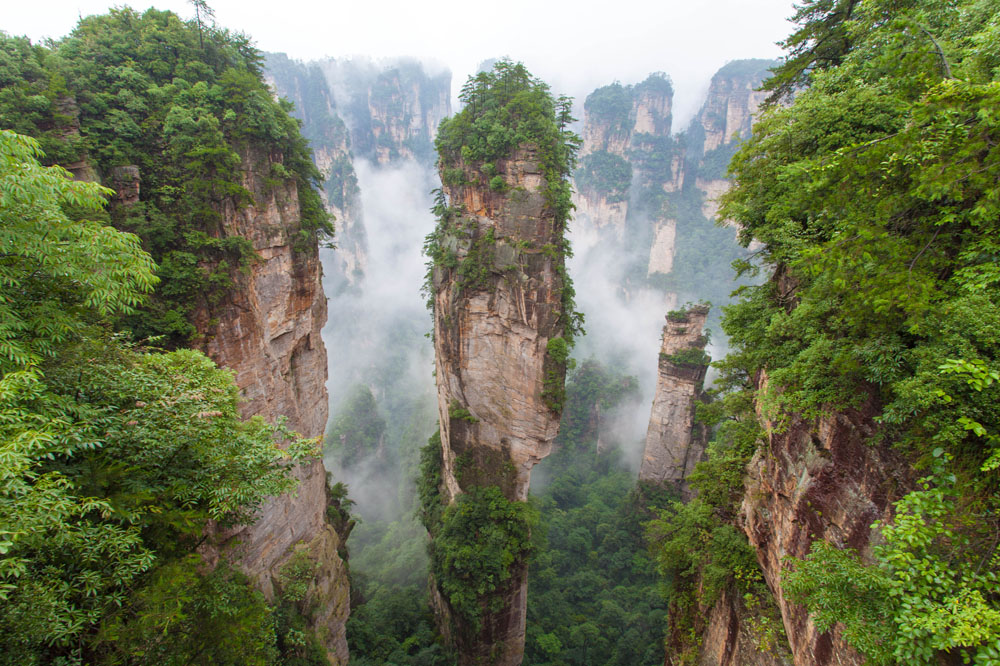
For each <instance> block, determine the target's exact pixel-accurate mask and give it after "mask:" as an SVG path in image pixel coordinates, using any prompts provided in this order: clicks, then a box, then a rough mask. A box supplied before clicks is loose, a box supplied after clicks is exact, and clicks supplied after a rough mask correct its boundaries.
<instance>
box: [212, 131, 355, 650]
mask: <svg viewBox="0 0 1000 666" xmlns="http://www.w3.org/2000/svg"><path fill="white" fill-rule="evenodd" d="M280 160H281V156H280V154H278V155H275V154H270V155H269V154H267V153H266V152H260V151H255V150H252V149H251V150H247V151H245V152H244V154H243V155H242V161H243V164H242V169H241V170H242V173H243V182H242V183H241V184H242V186H243V187H245V188H246V189H247V190H248V191H249V192H251V193H252V194H253V197H254V202H255V203H254V205H253V206H249V207H246V208H242V209H236V208H235V207H234V206H226V207H224V209H223V210H222V225H223V233H224V234H225V235H226V236H242V237H244V238H247V239H249V240H250V241H251V242H252V243H253V246H254V249H255V250H256V251H257V253H258V254H259V255H260V261H258V262H256V263H254V264H253V265H251V266H250V268H249V270H248V271H247V272H246V273H238V274H237V277H236V285H235V287H234V288H233V289H231V290H230V291H229V293H228V296H227V298H226V300H224V301H223V302H221V303H219V304H218V305H214V306H207V305H206V306H203V307H202V308H201V309H200V310H199V311H198V312H197V313H196V316H195V324H196V326H197V327H198V330H199V331H201V332H202V336H203V337H202V339H201V343H200V346H201V348H202V349H203V351H205V352H206V353H207V354H208V355H209V356H211V357H212V359H213V360H214V361H215V362H216V363H218V364H219V365H220V366H223V367H227V368H229V369H231V370H232V371H233V373H234V375H235V379H236V384H237V386H239V388H240V392H241V394H242V396H243V398H244V402H243V404H242V410H243V414H244V415H245V416H246V417H250V416H256V415H260V416H262V417H264V418H265V419H266V420H268V421H274V420H276V419H277V418H278V417H279V416H287V417H288V421H287V425H288V427H289V428H291V429H292V430H295V431H297V432H299V433H301V434H302V435H303V436H306V437H318V436H321V435H322V434H323V429H324V427H325V425H326V419H327V396H326V388H325V382H326V376H327V375H326V349H325V348H324V345H323V341H322V338H321V337H320V329H321V328H322V326H323V324H324V323H325V321H326V315H327V312H326V298H325V297H324V295H323V289H322V286H321V284H320V279H321V269H320V265H319V259H318V256H317V252H316V250H315V249H314V248H313V249H307V250H304V251H296V250H294V249H293V247H292V237H293V235H294V234H295V232H296V231H297V230H298V228H299V202H298V196H297V190H296V186H295V184H294V182H292V181H286V182H284V183H282V184H280V185H278V186H273V185H272V184H269V182H268V181H269V179H270V174H271V172H272V171H271V166H272V164H274V163H280ZM295 476H296V477H297V478H298V480H299V487H298V489H297V491H296V492H295V493H294V494H287V495H283V496H281V497H277V498H274V499H273V500H271V501H270V502H268V503H267V504H266V505H265V506H264V507H263V508H262V509H261V510H260V513H259V518H258V520H257V522H255V523H254V524H252V525H249V526H246V527H241V528H237V529H234V530H231V531H229V532H226V533H223V534H219V535H217V536H218V537H219V540H220V541H221V545H220V548H219V550H216V549H209V550H208V551H206V553H205V554H206V555H207V556H208V557H209V558H210V559H211V558H214V557H217V556H218V554H219V553H220V552H222V553H224V554H225V555H226V557H228V558H231V559H233V560H234V561H235V562H236V563H237V564H238V565H239V566H240V567H241V568H242V569H243V570H244V571H245V572H246V573H247V574H248V575H250V576H251V577H253V578H254V579H255V580H256V581H257V583H258V586H259V587H260V588H261V590H262V591H263V592H264V594H265V596H267V597H268V598H269V599H271V598H273V596H274V592H275V589H274V585H275V581H276V580H277V576H278V573H279V571H280V569H281V567H282V566H283V565H284V564H285V563H286V562H287V561H288V559H289V558H290V557H291V555H292V552H293V550H294V549H295V548H296V546H297V545H298V548H300V549H301V548H306V549H307V550H308V554H309V557H310V558H312V559H313V560H314V561H315V562H316V564H317V575H316V578H315V580H314V581H313V583H312V585H311V587H310V592H309V595H310V596H309V599H310V600H311V601H312V602H315V605H316V608H317V609H318V610H317V611H316V613H315V614H314V616H313V618H312V622H313V625H314V627H315V628H316V629H317V630H318V635H320V636H321V637H323V640H324V642H325V644H326V647H327V650H328V652H329V654H330V656H331V659H332V660H333V663H335V664H345V663H347V642H346V634H345V622H346V620H347V615H348V612H349V594H350V590H349V583H348V580H347V570H346V565H345V563H344V562H343V561H342V560H341V558H340V556H339V555H338V554H337V550H338V547H339V546H340V545H341V544H340V539H339V537H338V535H337V533H336V532H335V531H334V530H333V528H332V527H330V525H328V524H327V521H326V504H327V501H326V471H325V470H324V468H323V464H322V462H320V461H318V460H317V461H314V462H312V463H308V464H305V465H302V466H300V467H298V468H296V470H295Z"/></svg>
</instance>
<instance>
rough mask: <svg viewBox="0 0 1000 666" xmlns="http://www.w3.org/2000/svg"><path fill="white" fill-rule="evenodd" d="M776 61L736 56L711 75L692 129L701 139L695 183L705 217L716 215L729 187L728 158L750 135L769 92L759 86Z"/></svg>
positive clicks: (693, 133)
mask: <svg viewBox="0 0 1000 666" xmlns="http://www.w3.org/2000/svg"><path fill="white" fill-rule="evenodd" d="M776 64H777V62H776V61H774V60H735V61H733V62H731V63H729V64H727V65H726V66H725V67H723V68H722V69H720V70H719V71H718V72H716V73H715V75H714V76H713V77H712V81H711V83H710V84H709V87H708V94H707V95H706V97H705V103H704V105H702V107H701V110H700V111H699V112H698V115H697V116H696V117H695V119H694V121H693V123H692V131H691V133H692V135H693V136H694V137H697V139H698V140H699V142H700V152H701V159H700V161H699V163H698V166H697V173H696V174H695V186H696V187H697V188H698V189H699V190H700V191H701V192H702V194H703V197H704V199H703V204H702V214H703V215H704V216H705V217H706V218H709V219H712V218H714V217H715V214H716V212H717V211H718V210H719V205H718V203H717V200H718V198H719V197H720V196H721V195H722V194H724V193H725V192H726V191H727V190H728V189H729V180H728V179H727V178H726V170H727V167H728V165H729V160H730V159H732V157H733V155H734V154H735V153H736V149H737V147H738V146H739V144H740V143H741V142H742V141H745V140H746V139H748V138H749V137H750V134H751V132H752V129H753V122H754V119H755V118H756V116H757V112H758V111H759V110H760V106H761V104H762V103H763V102H764V100H765V99H767V95H768V93H766V92H763V91H760V90H757V88H759V87H760V84H761V83H762V82H763V81H764V79H766V78H767V77H768V76H769V75H770V70H771V68H772V67H774V66H775V65H776Z"/></svg>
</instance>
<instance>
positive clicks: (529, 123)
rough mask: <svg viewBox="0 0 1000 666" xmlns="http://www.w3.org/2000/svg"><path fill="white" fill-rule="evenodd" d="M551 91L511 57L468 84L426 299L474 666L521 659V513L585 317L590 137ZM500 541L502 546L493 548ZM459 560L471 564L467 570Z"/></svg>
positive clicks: (453, 612)
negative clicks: (578, 161)
mask: <svg viewBox="0 0 1000 666" xmlns="http://www.w3.org/2000/svg"><path fill="white" fill-rule="evenodd" d="M547 90H548V88H547V86H545V85H544V84H542V83H541V82H540V81H538V80H536V79H534V78H533V77H531V75H530V74H529V73H528V72H527V70H525V68H524V67H523V65H519V64H518V65H515V64H512V63H510V62H509V61H501V62H500V63H497V65H496V66H495V69H494V71H493V72H488V73H487V72H484V73H481V74H478V75H477V76H476V77H475V78H474V79H470V81H469V83H468V84H467V85H466V88H465V89H463V101H464V102H465V103H466V105H467V106H466V108H465V109H463V111H462V112H461V113H459V114H458V115H456V116H455V117H453V118H451V119H449V120H448V121H446V122H445V123H442V125H441V129H440V133H439V137H438V151H439V153H440V170H441V179H442V182H443V183H445V185H444V188H443V191H442V192H441V193H440V196H439V199H438V205H437V207H436V211H437V212H438V214H439V222H438V227H437V229H436V230H435V232H434V233H433V234H432V235H431V236H429V237H428V242H427V251H428V254H429V255H430V257H431V260H432V270H431V274H430V275H429V276H428V284H427V289H428V291H430V292H431V294H430V295H431V297H432V307H433V313H434V351H435V370H436V380H437V391H438V412H439V417H440V447H441V448H440V456H439V460H440V463H439V466H438V467H437V469H436V470H434V477H433V478H434V479H435V483H436V485H437V490H436V492H437V495H436V499H435V501H436V502H438V503H439V505H438V506H439V509H438V511H440V507H441V506H446V507H447V508H446V509H444V512H443V516H442V517H441V518H440V519H439V520H437V521H434V520H431V521H427V520H425V524H427V526H428V529H429V531H430V533H431V537H432V556H431V557H432V571H433V575H432V577H433V583H434V584H433V585H432V589H433V592H434V593H433V596H434V605H435V610H436V613H437V615H438V618H439V625H440V626H441V629H442V633H443V634H444V635H445V636H446V637H447V638H448V640H449V642H450V643H451V644H452V645H453V646H455V647H456V649H457V652H458V655H459V662H460V663H461V664H463V665H465V664H470V665H471V664H498V665H505V666H516V665H517V664H520V663H521V660H522V657H523V652H524V639H525V620H526V602H527V560H526V557H527V553H528V552H529V551H530V543H529V541H528V536H529V534H530V525H531V523H530V519H529V517H528V513H529V512H528V509H527V507H526V505H525V504H524V503H523V502H524V500H526V499H527V496H528V485H529V477H530V472H531V468H532V467H533V466H534V465H535V464H536V463H538V462H539V461H540V460H541V459H542V458H544V457H545V456H547V455H548V454H549V452H550V450H551V448H552V442H553V440H554V439H555V437H556V434H557V433H558V430H559V420H560V412H561V409H562V402H563V399H564V397H565V390H564V379H565V372H566V361H567V356H568V353H569V347H570V345H571V342H570V338H571V335H572V332H573V327H574V324H575V323H576V321H577V316H576V315H575V313H574V312H573V301H572V287H571V285H570V284H569V281H568V278H567V277H566V273H565V270H564V253H565V248H566V241H565V239H564V231H565V224H566V221H567V219H568V216H569V209H570V200H569V194H570V192H569V183H568V175H569V172H570V170H571V168H572V163H573V159H574V155H575V150H576V145H577V143H576V142H577V141H578V139H576V137H575V135H573V134H571V133H569V132H568V131H566V130H565V129H564V125H565V122H567V121H566V119H567V118H568V105H566V108H564V107H563V106H558V107H557V103H556V101H555V100H554V99H553V98H552V97H551V95H549V93H548V92H547ZM557 108H558V109H560V114H559V116H558V117H557V115H556V112H557ZM497 127H505V128H506V129H507V131H508V132H509V136H511V137H517V138H516V139H514V140H510V139H508V142H507V143H506V144H505V145H503V146H502V147H500V148H497V147H496V146H492V145H490V144H488V143H487V142H485V141H483V137H484V134H485V133H487V132H491V131H495V129H496V128H497ZM491 136H492V134H491ZM433 441H434V440H432V442H433ZM432 446H433V444H432ZM424 509H425V513H431V512H433V510H434V509H433V506H428V504H427V503H426V502H425V504H424ZM463 521H465V522H463ZM458 525H461V526H462V527H460V528H457V527H456V526H458ZM457 531H458V533H457ZM486 534H493V535H497V536H495V537H493V538H494V539H497V540H499V541H501V542H502V543H494V542H493V541H480V537H481V535H486ZM513 541H516V542H517V543H516V544H514V543H513ZM497 548H501V549H503V550H504V553H506V554H504V555H501V556H498V555H497V554H496V550H497ZM463 553H464V554H463ZM456 558H464V559H469V558H471V559H472V560H473V561H471V562H465V563H464V564H463V565H462V566H453V563H454V562H455V561H456ZM463 561H464V560H463ZM470 571H471V573H470ZM481 571H488V572H489V573H480V572H481Z"/></svg>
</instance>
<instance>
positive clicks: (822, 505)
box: [741, 377, 910, 666]
mask: <svg viewBox="0 0 1000 666" xmlns="http://www.w3.org/2000/svg"><path fill="white" fill-rule="evenodd" d="M764 384H766V377H761V378H760V380H759V385H761V386H763V385H764ZM876 414H877V411H876V410H875V408H874V406H873V405H872V404H870V403H869V404H866V405H865V406H863V407H862V408H860V409H859V410H846V411H844V412H842V413H838V414H836V415H834V416H831V417H827V418H822V419H820V420H819V421H818V422H805V421H801V420H796V421H793V422H792V423H791V424H789V426H788V427H787V429H785V430H783V431H781V432H777V431H774V430H773V429H772V428H770V427H769V426H770V424H768V423H766V422H765V426H766V427H767V430H768V449H767V451H768V453H767V455H763V454H758V455H757V456H756V457H755V458H754V459H753V460H752V461H751V463H750V465H749V468H748V478H747V480H746V484H745V485H746V494H745V496H744V499H743V505H742V509H741V511H742V517H741V518H742V522H743V528H744V530H745V531H746V533H747V536H748V537H749V539H750V544H751V545H752V546H753V547H754V549H755V550H756V551H757V560H758V561H759V562H760V565H761V568H762V569H763V571H764V577H765V579H766V581H767V584H768V587H770V588H771V590H772V591H773V592H774V593H775V599H776V601H777V603H778V607H779V608H780V610H781V616H782V621H783V623H784V626H785V632H786V634H787V635H788V640H789V643H790V644H791V649H792V653H793V655H794V662H795V666H826V665H827V664H837V665H838V666H840V665H850V666H854V665H856V664H857V665H860V664H862V663H863V659H862V657H861V656H860V655H859V654H858V653H857V652H855V651H854V650H853V649H851V648H850V647H849V646H848V645H847V644H846V643H845V642H844V641H843V639H842V638H841V637H840V633H839V631H837V630H834V631H832V632H829V633H820V632H819V631H817V630H816V627H815V625H814V624H813V622H812V620H811V619H810V617H809V614H808V613H807V612H806V610H805V608H804V607H802V606H799V605H796V604H792V603H790V602H789V601H787V600H786V599H785V597H784V594H783V591H782V585H781V572H782V570H783V568H785V566H786V565H784V563H783V560H784V558H785V557H789V556H792V557H804V556H805V555H807V554H808V553H809V548H810V546H811V544H812V542H813V541H815V540H816V539H823V540H825V541H827V542H829V543H831V544H833V545H835V546H837V547H838V548H845V547H846V548H853V549H856V550H858V551H859V552H860V553H861V554H862V556H863V557H865V556H867V555H868V554H869V553H870V546H871V545H872V544H871V539H872V537H873V535H874V532H873V530H872V529H871V525H872V523H874V522H875V521H877V520H884V519H886V518H888V517H889V512H890V510H891V505H892V503H893V502H894V501H896V500H897V499H899V498H900V497H901V496H902V494H904V493H905V492H906V489H907V488H908V487H909V486H910V480H909V479H908V472H907V469H908V468H907V466H906V465H905V464H904V463H903V461H902V460H901V459H899V457H898V456H897V455H896V454H895V453H894V452H893V451H892V450H891V449H890V448H889V447H888V446H886V445H881V444H876V445H873V444H871V443H870V438H871V437H872V435H873V434H874V433H875V425H874V422H873V420H872V419H873V418H874V416H876Z"/></svg>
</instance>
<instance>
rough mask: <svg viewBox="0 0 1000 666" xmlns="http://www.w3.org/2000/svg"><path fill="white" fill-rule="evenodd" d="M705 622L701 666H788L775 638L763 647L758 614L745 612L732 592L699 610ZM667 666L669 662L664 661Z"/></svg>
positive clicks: (783, 649) (787, 658) (787, 655)
mask: <svg viewBox="0 0 1000 666" xmlns="http://www.w3.org/2000/svg"><path fill="white" fill-rule="evenodd" d="M701 610H702V613H703V614H704V616H705V617H706V618H707V622H706V629H705V632H704V633H703V634H702V650H701V653H700V654H699V659H698V663H699V664H700V666H791V664H792V659H791V654H790V653H789V652H788V648H787V646H786V645H784V644H783V643H780V642H778V641H780V640H781V638H780V637H778V639H777V640H775V641H773V643H771V644H764V637H763V635H762V633H763V631H762V628H761V626H760V620H759V617H758V611H756V610H751V609H749V608H747V606H746V604H745V603H744V602H743V599H741V598H740V597H739V595H738V594H735V593H734V592H733V591H731V590H728V589H726V590H723V591H722V594H721V595H720V597H719V599H718V601H716V602H715V605H714V606H712V607H711V609H701ZM667 664H668V666H671V660H670V658H669V657H668V659H667Z"/></svg>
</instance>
